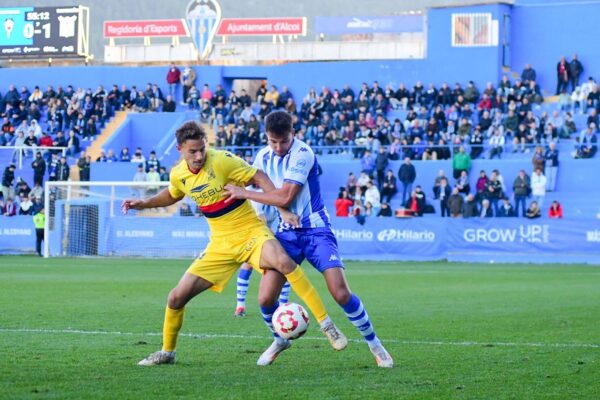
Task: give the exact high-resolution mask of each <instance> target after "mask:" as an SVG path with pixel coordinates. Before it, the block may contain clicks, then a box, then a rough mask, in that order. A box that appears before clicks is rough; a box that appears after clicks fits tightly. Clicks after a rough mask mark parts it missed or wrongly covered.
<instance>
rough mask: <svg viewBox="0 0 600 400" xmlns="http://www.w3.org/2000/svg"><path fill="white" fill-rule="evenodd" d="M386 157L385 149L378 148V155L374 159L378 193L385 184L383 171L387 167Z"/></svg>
mask: <svg viewBox="0 0 600 400" xmlns="http://www.w3.org/2000/svg"><path fill="white" fill-rule="evenodd" d="M388 163H389V161H388V156H387V152H386V151H385V148H384V147H383V146H382V147H380V148H379V153H378V154H377V157H375V170H376V171H377V186H378V189H379V191H381V190H382V189H383V184H384V182H385V169H386V168H387V166H388Z"/></svg>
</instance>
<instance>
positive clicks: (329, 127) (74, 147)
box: [0, 57, 600, 214]
mask: <svg viewBox="0 0 600 400" xmlns="http://www.w3.org/2000/svg"><path fill="white" fill-rule="evenodd" d="M565 65H566V68H567V72H566V75H564V68H565ZM577 71H579V72H577ZM582 71H583V66H582V65H581V63H579V61H578V60H577V58H576V57H574V58H573V60H572V61H571V62H566V61H563V60H561V62H560V63H559V65H558V66H557V73H558V74H559V75H558V76H559V77H560V76H563V77H564V76H567V77H568V81H569V82H570V83H571V85H572V94H571V97H573V96H575V95H577V96H579V97H578V100H577V101H574V100H573V98H572V101H571V102H569V103H568V104H567V103H566V102H565V103H564V104H563V103H561V106H563V107H562V108H563V110H562V111H558V110H557V111H554V112H552V113H551V115H549V114H548V113H546V112H542V113H539V115H536V113H534V105H535V104H539V103H541V102H542V101H543V96H542V93H541V90H540V88H539V86H538V85H537V83H536V72H535V70H534V69H533V68H532V67H531V66H530V65H527V66H526V68H525V69H524V71H523V73H522V74H521V77H520V79H516V80H515V81H514V82H512V81H511V80H510V78H509V77H508V76H504V77H503V78H502V79H501V81H500V82H499V83H498V84H497V85H494V84H493V83H491V82H489V83H487V85H486V86H485V88H484V89H483V90H480V89H479V88H478V87H477V86H476V85H475V84H474V82H469V83H468V84H467V85H466V86H465V87H464V88H463V86H462V85H461V84H460V83H456V84H454V86H453V87H450V85H448V84H447V83H443V84H442V85H441V86H439V87H437V86H435V85H434V84H429V85H427V87H425V86H424V85H423V84H422V83H421V82H417V83H416V84H415V85H414V86H413V87H412V88H409V87H407V86H405V85H404V84H402V83H401V84H399V85H398V86H397V87H393V86H392V85H386V86H385V87H382V86H380V85H379V83H378V82H377V81H375V82H373V83H372V84H371V85H369V84H367V83H366V82H365V83H363V84H362V85H361V87H360V88H359V89H358V90H356V91H355V90H354V89H352V88H351V87H350V86H349V85H345V86H344V87H343V88H341V89H337V88H336V89H330V88H328V87H325V86H324V87H322V88H321V90H320V91H319V92H317V90H315V89H311V90H310V91H309V93H308V94H307V95H306V96H305V97H303V98H302V99H301V101H300V102H299V103H298V104H297V103H296V99H295V98H294V95H293V94H292V93H291V92H290V91H289V90H288V88H287V87H285V86H284V87H281V88H278V87H277V86H275V85H270V86H269V85H267V83H266V82H263V83H262V84H261V86H260V87H259V88H258V90H257V92H256V93H254V97H255V99H256V103H254V102H253V100H252V98H251V96H250V94H249V93H247V92H246V91H245V90H243V89H242V90H241V91H240V93H239V94H238V93H236V91H234V90H231V91H229V93H227V92H226V91H225V90H224V88H223V87H222V86H221V85H217V86H216V87H215V88H214V91H213V90H212V89H211V88H210V87H209V85H207V84H204V85H203V86H202V89H201V90H200V89H199V88H198V87H197V86H196V72H195V70H194V69H193V68H191V67H189V66H186V67H183V68H182V69H180V68H179V67H178V66H176V65H175V64H172V65H171V66H170V67H169V69H168V71H167V74H166V81H167V84H168V94H167V96H164V95H163V92H162V90H161V88H160V87H159V85H158V84H156V83H148V84H147V85H146V88H145V90H138V89H137V88H136V86H135V85H134V86H132V87H131V88H129V87H127V86H126V85H122V86H120V87H119V86H118V85H116V84H115V85H113V86H112V88H111V89H110V90H109V91H107V90H105V89H104V88H103V86H101V85H100V86H99V87H98V88H97V89H96V90H95V91H92V89H89V88H88V89H86V90H84V89H82V88H78V89H76V90H75V89H74V88H73V87H72V86H67V87H66V88H65V89H63V88H62V87H61V86H57V87H56V89H55V88H54V87H52V86H47V88H46V90H45V91H42V90H41V89H40V88H39V87H37V86H36V87H34V89H33V91H32V92H30V91H29V89H28V88H27V87H22V88H21V91H17V89H16V88H15V87H14V86H12V85H11V86H10V87H9V89H8V91H7V92H6V93H5V94H4V95H3V96H0V99H1V101H0V117H2V118H3V125H2V132H1V135H0V145H11V146H26V147H31V150H29V149H27V148H25V149H20V150H16V151H15V155H14V156H13V162H14V161H15V160H16V159H17V156H18V155H19V154H18V152H21V156H24V157H32V160H33V161H32V168H34V170H35V171H36V172H35V173H34V181H41V180H42V179H43V178H42V177H43V176H44V173H45V172H46V171H45V169H46V170H47V172H48V176H49V179H56V180H61V179H68V177H69V172H68V168H69V166H68V165H66V167H61V166H60V165H61V164H64V161H61V160H63V159H65V160H66V158H65V157H64V156H65V155H66V156H72V157H73V158H74V159H77V165H78V166H79V169H80V171H81V172H80V175H81V176H82V179H83V180H85V179H86V176H87V179H89V165H90V163H91V162H94V161H96V162H115V161H121V162H135V163H138V164H143V168H142V169H143V170H144V171H143V172H144V173H145V174H149V173H151V172H153V173H156V174H157V175H159V177H160V176H162V175H163V173H165V174H166V173H167V171H166V169H164V168H161V167H160V166H159V165H155V166H153V169H154V170H153V171H151V169H152V166H150V167H149V166H148V164H147V162H146V159H145V158H144V156H143V155H142V154H141V149H138V151H136V152H134V153H133V154H130V153H129V150H128V149H127V148H124V149H121V151H120V154H115V153H114V151H113V150H108V151H107V152H106V153H102V154H101V155H100V156H99V157H97V158H96V160H91V159H90V157H88V156H86V155H85V153H82V154H81V156H80V152H81V151H82V150H83V149H84V148H85V147H86V146H85V144H84V143H83V142H85V141H90V140H92V139H93V138H94V137H95V136H96V135H97V133H98V132H99V130H100V129H102V126H103V125H104V124H105V123H106V121H107V120H108V119H109V118H111V116H112V115H114V112H115V111H116V110H131V111H138V112H146V111H163V112H169V111H174V110H175V109H176V107H177V104H176V103H175V101H174V98H175V93H176V91H177V90H178V87H181V89H182V92H183V97H182V103H181V104H182V105H185V106H187V107H188V108H191V109H196V110H198V111H199V115H200V119H201V120H203V121H205V122H210V123H211V124H213V126H214V128H215V140H216V144H217V146H220V147H246V146H261V145H264V144H266V135H265V134H264V132H263V129H262V122H263V119H264V117H265V116H266V115H267V114H268V113H269V112H271V111H272V110H274V109H285V110H286V111H288V112H290V113H291V114H292V115H293V123H294V130H295V131H296V133H297V136H298V137H299V138H300V139H303V140H304V141H306V142H307V143H308V144H310V145H311V146H313V147H314V148H315V150H316V152H317V153H321V152H329V153H331V152H335V153H338V152H347V153H349V154H351V155H352V156H353V157H354V158H356V159H360V161H361V166H362V170H363V171H366V173H367V176H372V177H373V182H372V183H373V184H372V187H373V188H374V189H376V190H377V191H378V192H379V193H378V196H380V197H381V198H379V199H376V198H373V197H369V200H373V201H366V202H365V203H364V204H363V205H360V206H362V207H364V208H366V210H365V213H366V214H368V213H371V214H372V213H375V214H378V213H379V212H380V211H382V209H383V214H387V213H388V208H389V204H390V201H391V197H393V196H394V195H395V194H396V193H397V192H401V193H402V199H401V204H403V205H406V203H407V202H410V206H411V207H412V208H415V209H417V206H416V201H415V198H418V197H419V196H420V195H418V193H417V197H415V193H414V192H415V190H416V187H415V190H413V183H414V177H413V176H412V175H414V174H413V173H412V171H411V170H414V167H413V166H412V165H411V164H410V161H411V160H436V159H437V160H440V159H442V160H443V159H452V162H453V178H454V180H455V181H456V182H455V185H454V187H453V189H458V192H459V193H460V194H461V195H463V197H465V200H467V199H468V194H469V193H468V192H465V190H464V187H465V185H468V170H469V169H470V162H471V160H473V159H477V158H486V157H487V158H491V159H493V158H501V157H502V156H503V154H504V153H505V152H506V151H512V152H524V153H525V152H530V151H532V150H533V151H534V158H536V157H542V156H543V157H542V158H544V161H545V164H546V165H545V168H548V173H547V174H546V175H547V180H548V181H549V182H554V180H555V176H556V168H557V167H558V157H557V156H555V157H554V158H553V159H552V161H551V162H550V163H549V162H548V159H547V157H548V153H552V152H555V147H556V146H555V144H554V143H556V142H557V141H558V140H559V139H560V138H563V137H564V138H567V137H573V136H574V138H575V140H574V144H573V146H574V147H573V151H572V153H571V154H572V156H573V157H576V158H590V157H594V156H595V153H596V152H597V138H596V135H597V130H598V126H599V125H598V123H599V121H598V108H599V106H600V103H599V99H600V93H599V89H598V86H597V84H596V82H595V81H594V80H593V79H592V78H589V79H588V80H587V81H586V82H585V83H584V84H583V85H581V86H579V77H580V75H581V73H582ZM561 74H562V75H561ZM558 89H560V91H561V92H564V91H565V90H566V87H564V84H562V86H561V87H560V88H557V91H559V90H558ZM577 111H579V112H585V113H586V114H587V121H586V128H585V129H584V130H583V131H582V132H581V133H580V134H579V135H573V134H574V133H576V132H577V128H576V126H575V123H574V118H573V113H574V112H577ZM390 115H391V116H393V119H392V118H389V117H388V116H390ZM321 146H324V147H323V148H321ZM53 147H54V148H59V147H60V148H66V151H65V153H64V154H63V157H59V156H60V155H61V153H60V151H57V150H52V148H53ZM536 147H537V148H538V149H537V150H534V149H535V148H536ZM241 154H242V155H246V156H247V154H246V153H241ZM77 157H79V158H77ZM149 158H150V159H156V154H152V153H150V156H149ZM399 159H404V160H405V163H404V164H403V166H402V167H401V168H400V171H398V178H397V182H396V177H395V176H394V171H391V170H388V169H387V165H388V160H399ZM40 160H41V161H40ZM34 164H35V165H34ZM550 164H552V165H550ZM554 164H556V165H554ZM46 166H47V167H46ZM411 167H412V168H411ZM7 168H8V167H7ZM57 171H58V172H59V173H57ZM386 180H387V182H386ZM13 185H14V183H13ZM3 186H4V185H3ZM361 186H362V187H363V189H361V191H362V193H361V195H363V194H366V192H367V191H368V190H370V191H371V192H373V190H372V189H371V187H368V185H367V184H364V185H361ZM448 186H450V185H448ZM453 189H449V190H450V194H449V195H448V196H446V193H445V191H446V190H445V189H444V193H442V194H441V196H442V197H443V198H444V199H445V198H448V199H450V198H451V197H452V196H453V193H452V192H453ZM370 196H373V194H371V195H370ZM349 197H352V196H349ZM3 199H4V200H3V201H4V202H7V196H6V195H5V196H3ZM382 199H383V200H385V201H381V200H382ZM455 200H456V199H455ZM487 200H489V199H487ZM421 203H423V204H426V203H425V202H424V201H421ZM481 203H482V202H481V201H479V203H478V204H481ZM494 204H496V202H493V201H492V202H491V205H492V208H493V209H494V210H495V206H494ZM539 206H541V205H539V204H538V207H539ZM442 209H443V211H442V213H444V214H446V213H450V214H451V212H450V209H449V205H448V206H447V205H446V204H445V203H444V206H443V208H442ZM417 214H418V213H417Z"/></svg>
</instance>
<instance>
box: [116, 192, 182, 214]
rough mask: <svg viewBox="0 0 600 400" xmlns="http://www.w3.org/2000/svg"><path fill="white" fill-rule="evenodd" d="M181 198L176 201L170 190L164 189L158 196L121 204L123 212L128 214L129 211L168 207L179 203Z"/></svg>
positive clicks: (126, 201)
mask: <svg viewBox="0 0 600 400" xmlns="http://www.w3.org/2000/svg"><path fill="white" fill-rule="evenodd" d="M179 200H181V198H179V199H175V198H173V197H172V196H171V193H169V189H163V190H162V191H161V192H159V193H158V194H157V195H155V196H152V197H150V198H148V199H144V200H142V199H126V200H123V204H121V211H122V212H123V214H127V211H129V210H143V209H146V208H155V207H168V206H171V205H173V204H175V203H177V202H178V201H179Z"/></svg>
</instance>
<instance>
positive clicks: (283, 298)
mask: <svg viewBox="0 0 600 400" xmlns="http://www.w3.org/2000/svg"><path fill="white" fill-rule="evenodd" d="M291 290H292V288H291V286H290V283H289V282H288V281H285V283H284V284H283V287H282V288H281V293H280V294H279V304H286V303H289V301H290V291H291Z"/></svg>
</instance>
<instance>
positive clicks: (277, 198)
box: [224, 170, 302, 208]
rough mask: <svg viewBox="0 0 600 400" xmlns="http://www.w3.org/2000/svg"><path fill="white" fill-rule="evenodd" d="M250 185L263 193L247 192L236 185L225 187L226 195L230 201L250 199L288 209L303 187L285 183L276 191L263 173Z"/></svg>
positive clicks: (257, 173) (253, 179)
mask: <svg viewBox="0 0 600 400" xmlns="http://www.w3.org/2000/svg"><path fill="white" fill-rule="evenodd" d="M250 183H254V184H255V185H256V186H258V187H260V188H261V189H262V190H263V191H262V192H255V191H251V190H246V189H245V188H242V187H239V186H235V185H231V184H229V185H225V192H224V193H225V195H227V196H229V200H235V199H248V200H253V201H257V202H259V203H263V204H267V205H270V206H275V207H280V208H288V207H289V206H290V205H291V204H292V201H293V200H294V198H295V197H296V195H297V194H298V193H300V190H301V189H302V187H301V186H299V185H296V184H294V183H289V182H285V183H284V184H283V186H282V187H281V188H279V189H276V188H275V186H274V185H273V182H271V179H270V178H269V177H268V176H267V174H265V173H264V172H262V171H260V170H259V171H257V172H256V174H255V175H254V177H253V178H252V180H251V182H250Z"/></svg>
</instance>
